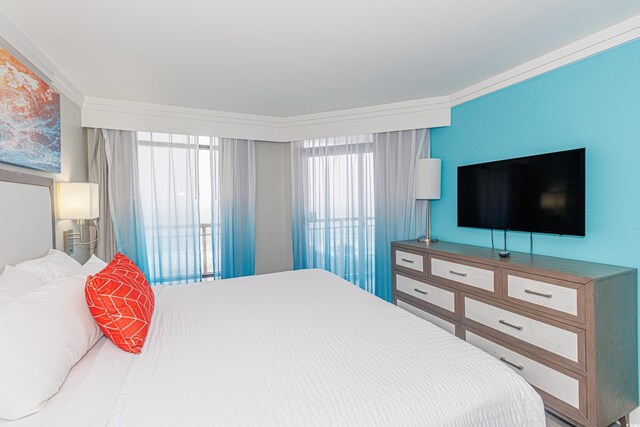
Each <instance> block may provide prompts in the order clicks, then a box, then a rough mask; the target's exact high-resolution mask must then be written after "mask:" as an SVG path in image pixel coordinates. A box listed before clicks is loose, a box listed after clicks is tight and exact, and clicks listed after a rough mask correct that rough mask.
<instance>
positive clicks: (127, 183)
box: [95, 129, 149, 277]
mask: <svg viewBox="0 0 640 427" xmlns="http://www.w3.org/2000/svg"><path fill="white" fill-rule="evenodd" d="M95 139H96V141H95V145H97V146H98V147H99V149H103V150H104V156H105V158H106V164H107V167H108V171H107V172H106V173H104V171H103V173H102V174H101V179H102V180H104V179H105V177H106V182H105V181H101V182H98V184H101V183H102V184H103V189H102V190H101V192H103V193H104V191H105V188H106V192H107V193H106V194H107V197H106V198H105V197H104V194H103V197H102V200H101V201H102V202H104V201H105V200H107V202H108V203H107V205H108V207H109V213H110V215H111V221H112V225H113V234H114V236H113V239H114V240H115V242H116V248H117V250H118V251H119V252H122V253H123V254H124V255H126V256H127V257H129V258H130V259H131V260H132V261H133V262H134V263H136V265H137V266H138V267H139V268H140V270H142V271H143V272H144V273H145V275H147V277H149V267H148V260H147V248H146V240H145V225H144V218H143V215H142V205H141V202H140V184H139V175H138V149H137V144H136V137H135V132H128V131H120V130H111V129H96V130H95ZM105 184H106V185H105ZM105 230H106V231H107V232H108V227H105ZM104 238H105V239H107V238H110V237H104Z"/></svg>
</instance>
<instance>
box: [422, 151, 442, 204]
mask: <svg viewBox="0 0 640 427" xmlns="http://www.w3.org/2000/svg"><path fill="white" fill-rule="evenodd" d="M441 169H442V160H440V159H418V160H417V162H416V199H419V200H435V199H439V198H440V172H441Z"/></svg>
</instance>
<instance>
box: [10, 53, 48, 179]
mask: <svg viewBox="0 0 640 427" xmlns="http://www.w3.org/2000/svg"><path fill="white" fill-rule="evenodd" d="M0 162H4V163H10V164H13V165H17V166H23V167H27V168H31V169H37V170H42V171H46V172H53V173H60V94H59V93H57V92H56V91H55V90H53V88H51V86H49V85H48V84H47V83H46V82H45V81H44V80H42V79H41V78H40V77H38V76H37V75H36V74H35V73H34V72H33V71H31V70H30V69H29V68H27V67H26V66H25V65H24V64H22V63H21V62H20V61H18V60H17V59H16V58H15V57H14V56H12V55H11V54H10V53H9V52H7V50H6V49H2V48H0Z"/></svg>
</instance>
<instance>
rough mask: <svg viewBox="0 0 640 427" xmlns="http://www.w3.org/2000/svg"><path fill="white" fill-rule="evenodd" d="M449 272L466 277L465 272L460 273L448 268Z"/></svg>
mask: <svg viewBox="0 0 640 427" xmlns="http://www.w3.org/2000/svg"><path fill="white" fill-rule="evenodd" d="M449 274H455V275H456V276H460V277H467V273H460V272H458V271H455V270H449Z"/></svg>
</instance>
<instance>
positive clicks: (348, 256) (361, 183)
mask: <svg viewBox="0 0 640 427" xmlns="http://www.w3.org/2000/svg"><path fill="white" fill-rule="evenodd" d="M291 166H292V170H291V173H292V177H291V185H292V187H291V190H292V234H293V236H292V237H293V264H294V269H302V268H322V269H325V270H329V271H331V272H333V273H335V274H337V275H339V276H341V277H343V278H345V279H347V280H349V281H351V282H353V283H354V284H356V285H358V286H359V287H361V288H362V289H365V290H367V291H369V292H372V293H373V292H375V246H374V245H375V218H374V214H375V211H374V198H375V197H374V196H375V195H374V159H373V135H371V134H367V135H354V136H345V137H335V138H318V139H312V140H304V141H295V142H292V143H291Z"/></svg>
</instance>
